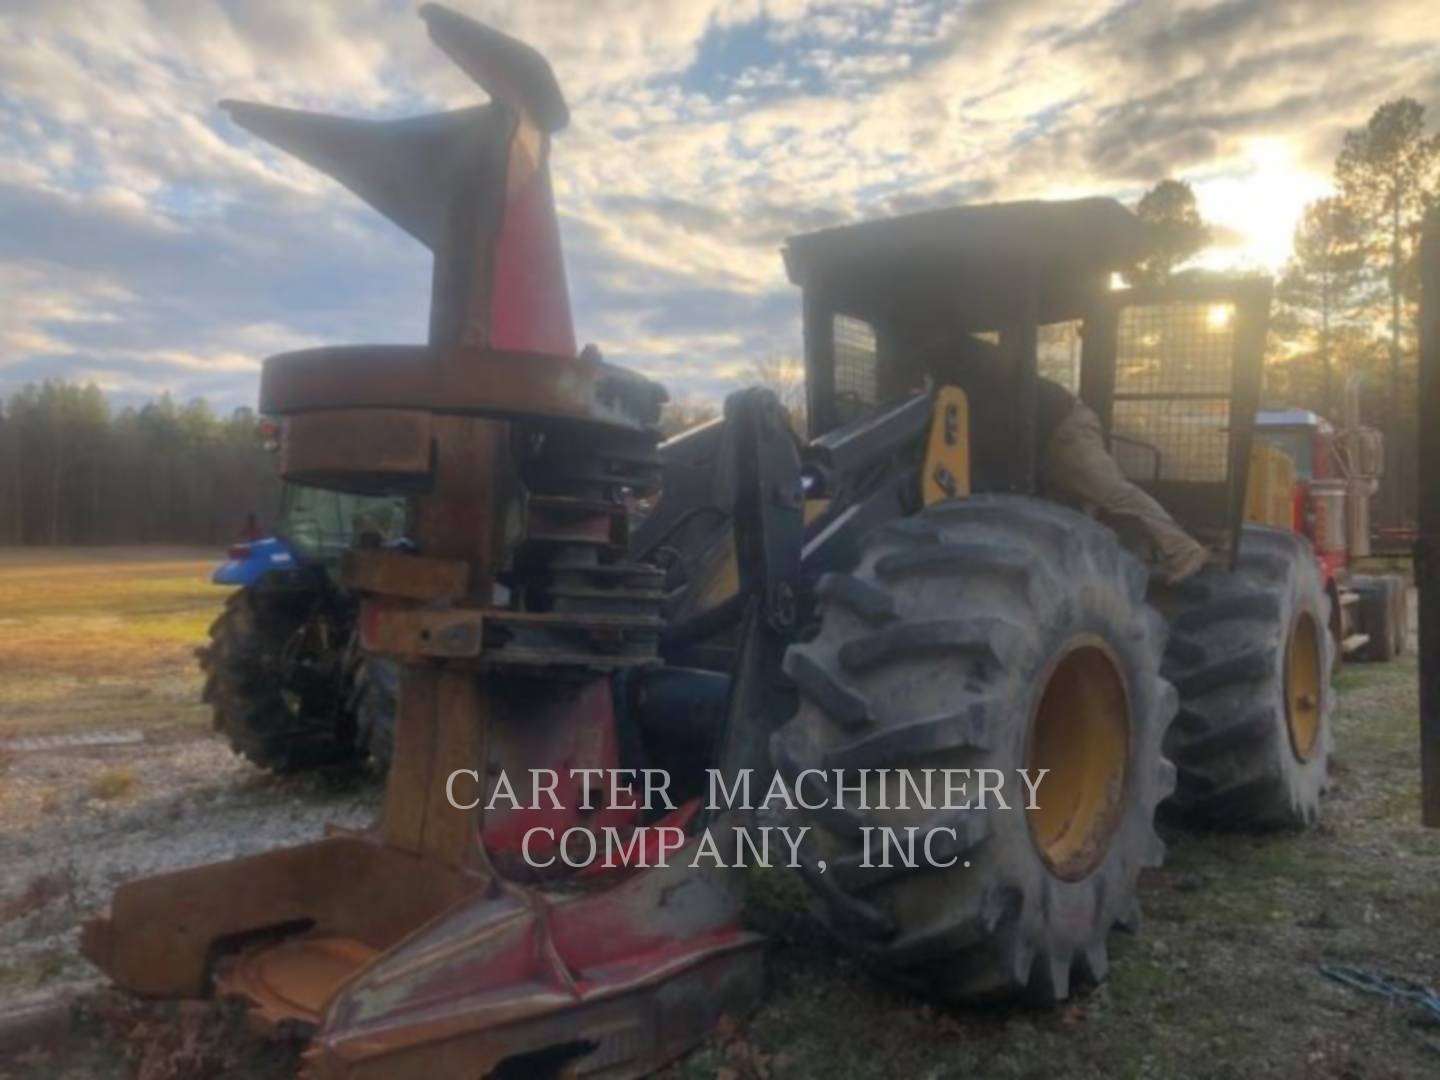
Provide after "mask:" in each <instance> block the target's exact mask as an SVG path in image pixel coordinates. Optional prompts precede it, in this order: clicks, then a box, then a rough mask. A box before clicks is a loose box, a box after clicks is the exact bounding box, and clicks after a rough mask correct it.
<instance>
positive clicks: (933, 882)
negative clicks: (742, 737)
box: [771, 495, 1175, 1003]
mask: <svg viewBox="0 0 1440 1080" xmlns="http://www.w3.org/2000/svg"><path fill="white" fill-rule="evenodd" d="M1145 585H1146V576H1145V572H1144V570H1143V568H1142V567H1141V566H1140V564H1139V563H1138V562H1136V561H1135V560H1134V559H1133V558H1132V557H1131V556H1130V555H1128V554H1127V553H1125V552H1124V551H1123V550H1122V549H1121V548H1120V545H1119V544H1118V543H1117V541H1116V538H1115V536H1114V534H1113V533H1111V532H1110V531H1109V530H1108V529H1106V528H1104V527H1103V526H1101V525H1100V524H1098V523H1097V522H1095V521H1094V520H1092V519H1090V518H1088V517H1085V516H1084V515H1082V514H1079V513H1077V512H1075V511H1073V510H1069V509H1067V508H1065V507H1062V506H1058V505H1054V504H1050V503H1045V502H1041V501H1039V500H1036V499H1029V498H1022V497H1013V496H993V495H977V496H971V497H967V498H962V499H954V500H950V501H947V502H944V503H939V504H936V505H933V506H930V507H928V508H926V509H925V510H924V511H922V512H921V513H920V514H919V515H917V516H916V517H914V518H909V519H906V520H903V521H899V522H895V523H892V524H890V525H887V526H884V527H882V528H881V529H879V530H877V531H876V532H875V533H874V534H872V535H871V536H870V537H868V538H867V539H866V540H865V541H864V543H863V546H862V554H861V557H860V561H859V565H858V566H857V567H856V568H855V570H854V572H853V573H850V574H829V575H826V577H825V578H823V579H822V580H821V582H820V584H819V586H818V590H817V595H818V597H819V600H820V612H819V629H818V632H817V634H816V636H815V637H814V638H812V639H811V640H809V641H806V642H803V643H801V644H797V645H794V646H792V647H791V648H790V649H789V651H788V652H787V654H786V657H785V671H786V673H787V675H788V676H789V677H790V679H791V680H792V681H793V682H794V683H795V685H796V687H797V688H798V690H799V693H800V705H799V709H798V711H797V713H796V715H795V716H794V718H793V719H791V720H790V721H789V722H788V723H787V724H786V725H785V726H784V727H782V728H781V729H780V730H779V731H777V732H776V733H775V735H774V736H773V738H772V740H771V752H772V756H773V759H774V762H775V765H776V767H777V769H778V771H779V772H780V775H781V776H782V777H783V778H784V779H785V780H786V782H787V783H788V784H789V786H790V788H791V789H792V791H794V792H795V794H796V796H797V797H798V798H803V799H804V801H806V802H808V803H810V804H811V805H819V804H826V807H827V808H826V809H823V810H817V811H803V810H797V811H795V813H796V814H797V815H799V817H800V821H799V822H798V823H799V824H804V825H808V826H811V831H810V833H809V834H807V841H810V840H813V846H812V847H809V848H808V849H806V850H804V851H803V852H802V859H801V861H802V865H801V873H802V876H803V877H804V879H805V880H806V882H807V883H808V884H809V885H810V886H811V888H812V890H813V892H814V894H815V897H816V909H817V912H818V914H819V916H820V917H821V919H822V920H823V921H824V922H825V923H826V924H827V925H828V926H829V927H830V929H831V930H832V931H833V932H834V933H835V935H836V936H837V937H838V938H839V939H840V940H841V941H842V942H843V943H845V944H846V945H847V946H849V947H850V948H851V949H852V950H853V951H855V952H856V953H857V954H859V956H860V957H861V958H863V959H864V960H865V961H867V962H868V963H869V964H870V966H872V967H873V968H875V969H876V970H877V971H879V972H881V973H884V974H888V975H889V976H891V977H893V978H895V979H897V980H899V981H901V982H904V983H906V984H908V985H911V986H913V987H915V988H916V989H919V990H921V991H922V992H925V993H927V994H934V995H938V996H940V997H942V998H943V999H946V1000H949V1001H953V1002H974V1001H995V1000H1004V999H1010V998H1016V997H1024V998H1028V999H1030V1000H1032V1001H1037V1002H1041V1003H1051V1002H1056V1001H1060V1000H1063V999H1064V998H1066V997H1067V996H1068V995H1069V993H1070V986H1071V981H1072V977H1074V978H1076V979H1077V980H1081V981H1087V982H1097V981H1099V980H1100V979H1102V978H1104V976H1105V973H1106V969H1107V963H1108V961H1107V950H1106V939H1107V936H1108V934H1109V932H1110V930H1111V929H1112V928H1113V927H1115V926H1116V925H1120V926H1126V927H1131V928H1133V927H1134V926H1135V925H1136V923H1137V920H1138V908H1137V905H1136V895H1135V894H1136V880H1137V878H1138V876H1139V874H1140V870H1141V868H1142V867H1143V866H1156V865H1158V864H1159V863H1160V862H1161V860H1162V859H1163V856H1164V844H1163V843H1162V842H1161V841H1160V839H1159V837H1158V836H1157V835H1156V834H1155V829H1154V817H1155V808H1156V805H1157V804H1158V803H1159V802H1160V801H1161V800H1163V799H1164V798H1165V797H1166V796H1167V795H1169V793H1170V791H1171V790H1172V788H1173V787H1174V781H1175V771H1174V769H1173V767H1172V766H1171V765H1170V763H1169V762H1167V761H1166V760H1165V759H1164V758H1163V756H1162V754H1161V745H1162V742H1163V739H1164V735H1165V729H1166V727H1167V726H1168V725H1169V723H1170V720H1171V718H1172V717H1173V716H1174V712H1175V695H1174V691H1173V690H1172V689H1171V687H1170V686H1169V685H1168V684H1167V683H1166V682H1165V681H1164V679H1162V678H1161V676H1160V664H1161V658H1162V654H1163V650H1164V646H1165V625H1164V621H1163V620H1162V619H1161V618H1160V616H1159V615H1158V614H1157V613H1155V612H1154V611H1151V610H1149V609H1148V608H1147V607H1146V606H1145V598H1144V597H1145ZM966 768H968V769H972V770H974V769H981V768H985V769H998V770H1003V772H1002V776H1003V784H1004V786H1003V788H1002V796H1008V797H1007V798H1006V802H1008V803H1009V807H1010V808H1009V809H999V808H998V804H997V803H993V802H992V803H991V804H990V807H989V808H988V809H986V810H984V811H980V810H978V809H971V810H965V809H954V808H947V803H948V804H949V805H950V807H954V805H955V804H957V803H962V804H963V802H965V801H966V799H965V797H964V796H960V795H959V793H958V792H957V797H956V798H954V799H953V800H951V799H947V798H946V797H945V795H944V788H943V786H941V785H940V784H939V783H938V778H939V777H941V776H943V775H944V774H943V773H938V772H937V773H936V777H937V785H936V789H935V793H934V795H933V796H932V798H931V799H930V800H929V807H928V808H926V807H917V805H916V802H915V801H910V800H907V801H910V806H909V808H908V809H906V808H902V807H900V806H899V805H898V803H899V800H898V799H897V798H896V797H895V796H894V792H895V790H896V788H897V786H898V785H899V784H900V783H902V782H904V780H905V775H903V774H908V777H909V778H910V780H912V781H915V782H920V783H923V782H924V781H923V778H924V776H925V775H926V773H925V770H944V769H966ZM1021 768H1028V769H1032V770H1035V769H1039V768H1048V769H1049V770H1050V774H1049V775H1048V776H1046V777H1044V778H1042V779H1041V780H1040V782H1039V786H1038V795H1037V799H1036V804H1037V806H1036V808H1035V809H1033V810H1032V809H1027V808H1026V801H1027V795H1026V788H1025V786H1024V784H1023V783H1022V782H1021V780H1020V779H1019V777H1018V776H1017V775H1016V773H1015V770H1017V769H1021ZM836 769H843V770H845V772H844V775H845V777H846V782H847V783H854V782H856V780H857V773H856V770H861V769H869V770H880V769H884V770H889V772H888V773H887V774H886V775H887V777H888V778H889V790H890V797H889V799H888V800H887V801H888V804H889V807H890V808H888V809H887V808H885V807H884V806H882V805H880V803H881V800H880V799H879V798H878V795H877V792H876V790H875V784H876V782H877V781H876V780H875V776H876V774H875V773H871V774H869V775H870V781H869V788H870V793H871V794H872V795H877V797H876V798H875V799H874V801H873V803H872V806H871V807H870V808H869V809H865V808H857V807H855V806H854V805H853V800H852V802H849V803H846V804H845V805H844V806H843V807H840V806H837V805H836V803H837V792H836V791H835V790H834V789H833V787H832V785H831V783H830V779H831V778H833V777H834V776H835V773H834V770H836ZM803 770H825V773H824V774H823V775H822V774H819V773H815V772H804V771H803ZM973 775H974V774H972V785H973V782H974V781H973ZM1031 775H1032V777H1033V776H1034V775H1035V774H1034V773H1033V772H1032V773H1031ZM817 778H818V779H817ZM967 793H968V796H969V799H971V800H973V799H974V798H975V797H976V794H977V790H976V788H975V787H974V786H969V787H968V788H967ZM909 827H914V828H915V829H916V830H917V831H916V832H915V833H912V834H910V835H912V836H915V837H916V838H917V840H921V841H924V842H925V843H926V844H930V845H931V850H930V855H931V857H930V859H928V860H927V859H925V858H922V857H919V851H920V848H919V847H918V846H917V848H916V851H917V858H916V860H915V862H916V863H918V865H916V866H913V867H910V866H906V865H904V863H900V862H898V861H896V860H893V859H892V861H896V866H895V867H894V868H888V869H887V868H883V867H880V866H879V865H878V863H879V861H880V860H879V857H878V852H879V850H880V847H879V843H878V837H879V834H878V833H871V834H869V835H870V836H871V838H872V839H871V852H872V858H871V859H870V860H869V861H870V862H871V863H872V864H875V865H874V866H873V867H867V866H866V865H864V860H863V852H864V847H863V836H864V835H865V834H862V831H861V830H862V829H867V828H870V829H876V828H890V829H893V830H896V834H897V835H898V836H900V837H901V838H904V837H905V835H906V833H905V830H906V829H907V828H909ZM947 830H953V832H951V831H947ZM952 858H953V860H954V865H951V866H948V867H947V866H941V865H938V864H940V863H944V862H945V861H947V860H950V859H952Z"/></svg>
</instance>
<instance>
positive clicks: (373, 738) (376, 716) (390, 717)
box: [355, 656, 400, 775]
mask: <svg viewBox="0 0 1440 1080" xmlns="http://www.w3.org/2000/svg"><path fill="white" fill-rule="evenodd" d="M399 700H400V668H399V666H398V665H397V664H396V663H395V661H393V660H388V659H385V658H383V657H377V656H370V657H367V658H366V659H365V660H364V662H363V663H361V665H360V670H359V672H358V673H357V674H356V676H355V728H356V732H355V737H356V739H357V741H358V742H359V744H360V746H362V747H363V748H364V749H365V752H366V753H368V754H369V756H370V762H371V764H372V765H374V767H375V769H376V771H377V772H379V773H380V774H381V775H384V774H385V773H386V772H388V771H389V770H390V760H391V758H393V757H394V756H395V715H396V711H397V708H398V705H399Z"/></svg>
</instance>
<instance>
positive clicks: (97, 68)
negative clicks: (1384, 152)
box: [0, 0, 1440, 408]
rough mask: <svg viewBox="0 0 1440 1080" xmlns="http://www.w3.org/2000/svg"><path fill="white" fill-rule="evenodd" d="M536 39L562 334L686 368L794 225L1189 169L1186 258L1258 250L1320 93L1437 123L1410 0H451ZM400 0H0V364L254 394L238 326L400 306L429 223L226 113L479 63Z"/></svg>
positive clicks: (752, 322)
mask: <svg viewBox="0 0 1440 1080" xmlns="http://www.w3.org/2000/svg"><path fill="white" fill-rule="evenodd" d="M452 6H454V7H456V8H458V9H459V10H462V11H464V12H465V13H467V14H470V15H473V16H475V17H477V18H480V19H482V20H484V21H487V22H489V23H491V24H492V25H494V26H497V27H499V28H501V29H504V30H506V31H507V32H509V33H511V34H513V35H515V36H517V37H520V38H522V39H524V40H527V41H529V42H530V43H531V44H533V45H535V46H537V47H538V48H539V49H540V50H541V51H542V52H544V53H545V54H546V55H547V56H549V58H550V60H551V62H552V64H553V65H554V67H555V70H556V72H557V75H558V76H559V79H560V82H561V85H562V86H563V87H564V89H565V92H566V95H567V97H568V99H569V101H570V104H571V108H572V112H573V117H572V122H571V126H570V127H569V128H568V129H566V130H565V131H563V132H562V133H561V134H560V135H559V136H558V137H557V140H556V145H555V152H554V162H553V168H554V173H555V180H556V189H557V199H558V201H559V204H560V212H561V219H562V228H563V232H564V240H565V245H566V256H567V260H568V265H569V273H570V281H571V291H572V296H573V301H574V306H575V317H576V329H577V334H578V337H579V339H580V340H581V341H594V342H596V343H598V344H599V345H600V346H601V348H602V349H603V350H604V352H605V354H606V356H607V357H608V358H609V359H611V360H615V361H618V362H620V363H624V364H627V365H630V366H633V367H636V368H638V369H640V370H643V371H645V372H646V373H647V374H650V375H652V376H654V377H657V378H660V379H662V380H663V381H665V382H667V383H668V384H669V385H670V386H671V388H672V392H673V394H674V396H676V397H679V398H687V397H702V396H712V395H719V394H723V393H725V392H727V391H728V390H730V389H732V388H734V386H735V385H736V380H737V378H738V377H739V376H740V374H741V372H742V371H743V370H744V368H745V366H746V365H747V363H749V362H750V361H752V360H754V359H756V358H760V357H767V356H769V357H783V356H787V355H794V354H795V353H796V351H797V349H798V345H799V327H798V297H797V295H796V294H795V292H794V291H793V289H792V288H791V287H790V286H789V285H788V284H787V283H786V281H785V278H784V273H783V270H782V267H781V263H780V258H779V255H778V249H779V246H780V244H781V243H782V242H783V240H784V238H785V237H786V236H787V235H789V234H792V233H795V232H802V231H806V230H809V229H813V228H817V227H821V226H824V225H829V224H833V223H838V222H842V221H850V220H859V219H862V218H867V217H874V216H881V215H885V214H891V213H897V212H903V211H905V210H910V209H920V208H925V207H930V206H936V205H945V204H954V203H959V202H967V201H988V200H994V199H1002V198H1019V197H1065V196H1073V195H1080V194H1097V193H1103V194H1112V195H1115V196H1117V197H1120V198H1122V199H1125V200H1127V201H1133V200H1134V199H1135V198H1136V197H1138V195H1139V194H1140V193H1141V192H1142V191H1143V190H1144V189H1145V188H1146V187H1148V186H1150V185H1151V184H1153V183H1154V182H1155V181H1156V180H1158V179H1160V178H1162V177H1164V176H1167V175H1168V176H1176V177H1182V178H1185V179H1188V180H1190V181H1191V182H1192V183H1193V184H1194V185H1195V188H1196V191H1197V193H1198V194H1199V197H1200V201H1201V208H1202V211H1203V212H1204V213H1205V214H1206V215H1207V216H1208V217H1209V218H1210V219H1211V220H1213V221H1214V222H1216V223H1218V224H1219V225H1220V226H1221V228H1220V230H1219V231H1218V234H1219V236H1220V237H1221V240H1222V246H1221V247H1219V248H1218V249H1217V250H1215V251H1214V252H1212V253H1210V254H1209V255H1208V256H1207V257H1206V258H1207V261H1208V262H1210V263H1211V264H1212V265H1237V264H1239V265H1249V266H1255V265H1259V266H1266V267H1273V266H1275V265H1276V264H1277V263H1278V262H1279V261H1281V260H1282V259H1283V258H1284V255H1285V253H1286V250H1287V247H1288V242H1289V234H1290V230H1291V228H1292V226H1293V223H1294V220H1295V217H1296V215H1297V213H1298V211H1299V207H1300V206H1301V204H1302V203H1303V202H1304V201H1305V200H1307V199H1310V198H1313V197H1315V196H1316V195H1318V194H1322V193H1323V192H1324V190H1325V188H1326V179H1327V176H1328V174H1329V170H1330V163H1331V161H1332V159H1333V157H1334V153H1335V151H1336V149H1337V147H1338V145H1339V140H1340V137H1341V135H1342V134H1343V132H1344V130H1345V128H1347V127H1352V126H1356V125H1358V124H1360V123H1363V121H1364V120H1365V118H1366V116H1367V115H1368V114H1369V112H1370V111H1371V110H1372V109H1373V108H1374V106H1375V105H1376V104H1378V103H1379V102H1380V101H1382V100H1384V99H1386V98H1388V97H1394V96H1397V95H1401V94H1409V95H1412V96H1414V97H1416V98H1418V99H1419V100H1420V101H1421V102H1422V103H1424V104H1425V105H1426V106H1427V107H1428V108H1429V109H1430V110H1431V113H1432V117H1433V119H1434V120H1435V121H1437V122H1440V4H1437V3H1435V0H1370V2H1366V3H1352V2H1341V0H1309V2H1305V0H1223V2H1220V3H1206V2H1189V0H1123V2H1118V3H1117V2H1106V0H1039V2H1035V0H874V2H865V3H852V4H832V3H825V2H818V0H734V2H727V0H653V2H646V0H520V2H506V0H453V3H452ZM414 7H415V5H414V4H413V3H408V2H398V0H332V2H329V3H325V2H320V0H148V2H145V0H0V395H4V394H6V393H9V392H11V391H13V390H14V389H16V388H17V387H18V386H20V385H22V384H23V383H25V382H27V381H33V380H38V379H41V378H45V377H55V376H64V377H68V378H72V379H93V380H94V381H95V382H97V383H98V384H99V385H100V386H101V387H102V388H104V389H105V390H107V391H109V392H110V393H111V394H112V395H113V396H114V397H115V399H116V400H118V401H124V402H133V401H137V400H142V399H144V398H146V397H149V396H151V395H153V394H156V393H158V392H160V391H161V390H167V389H168V390H169V391H171V392H172V393H174V394H176V395H178V396H180V397H182V398H189V397H193V396H205V397H208V398H209V399H211V400H212V401H213V402H214V403H215V404H216V405H218V406H221V407H227V408H228V407H230V406H233V405H237V404H244V403H250V402H253V399H254V394H255V389H256V374H257V370H258V365H259V362H260V360H261V359H263V357H265V356H266V355H268V354H269V353H272V352H276V351H281V350H284V349H287V348H295V347H302V346H305V345H311V344H320V343H340V342H360V341H419V340H421V339H422V338H423V335H424V326H425V316H426V305H427V294H428V285H429V281H428V260H429V256H428V253H427V252H425V251H424V250H423V249H421V248H420V247H419V246H418V245H417V244H416V243H415V242H414V241H412V240H411V239H410V238H408V237H407V236H405V235H404V234H402V233H400V232H399V230H398V229H396V228H395V227H393V226H392V225H390V224H389V223H388V222H386V221H384V220H383V219H381V218H380V217H379V216H378V215H376V214H375V213H373V212H372V211H370V210H369V209H368V208H366V207H364V206H363V205H361V204H360V203H359V202H358V201H357V200H355V199H354V198H353V197H351V196H350V195H348V194H347V193H346V192H345V191H343V190H342V189H341V188H339V187H338V186H337V185H335V184H333V183H332V182H330V181H328V180H327V179H325V178H323V177H322V176H320V175H319V174H316V173H314V172H311V171H310V170H308V169H307V168H306V167H305V166H303V165H301V164H299V163H298V162H294V161H292V160H290V159H287V158H284V157H281V156H280V155H279V154H277V153H274V152H271V151H270V150H269V149H268V148H267V147H265V146H263V145H261V144H260V143H259V142H258V140H255V139H253V138H251V137H250V136H248V135H247V134H246V133H245V132H243V131H241V130H239V129H238V128H236V127H234V126H233V125H232V124H231V123H230V122H229V121H228V120H227V119H226V117H225V116H224V114H223V113H221V112H220V111H219V110H218V109H217V108H216V107H215V102H216V101H217V100H218V99H219V98H222V97H236V98H248V99H252V100H259V101H267V102H271V103H275V104H283V105H291V106H297V107H303V108H310V109H319V110H324V111H332V112H340V113H347V114H351V115H356V116H370V117H394V116H404V115H407V114H412V113H418V112H426V111H431V110H435V109H441V108H453V107H459V106H463V105H467V104H472V103H474V102H475V101H477V100H480V98H479V97H478V96H477V95H479V91H478V90H477V89H476V88H475V86H474V85H473V84H472V83H470V82H468V81H467V80H466V79H465V78H464V76H463V75H461V74H460V73H459V72H458V71H457V70H456V69H455V68H454V67H453V66H452V65H451V64H450V63H449V61H448V60H446V58H445V57H444V56H443V54H441V53H440V52H439V51H438V50H436V49H435V48H434V47H433V46H432V45H431V44H430V42H429V40H428V38H427V36H426V34H425V30H424V25H423V23H421V21H420V20H419V19H418V18H416V17H415V14H414Z"/></svg>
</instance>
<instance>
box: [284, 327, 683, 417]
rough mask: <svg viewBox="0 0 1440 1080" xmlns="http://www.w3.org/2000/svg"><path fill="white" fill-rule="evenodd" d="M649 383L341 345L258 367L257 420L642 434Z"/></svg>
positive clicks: (495, 354)
mask: <svg viewBox="0 0 1440 1080" xmlns="http://www.w3.org/2000/svg"><path fill="white" fill-rule="evenodd" d="M664 401H665V390H664V388H663V387H662V386H661V385H660V384H659V383H656V382H652V381H651V380H649V379H647V378H645V377H644V376H643V375H637V374H635V373H634V372H631V371H626V370H625V369H624V368H618V367H614V366H612V365H610V364H607V363H605V362H604V361H603V360H594V359H591V358H589V357H583V356H582V357H579V358H576V357H571V356H552V355H549V354H546V353H514V352H501V351H498V350H493V349H466V348H461V347H449V348H442V347H434V348H432V347H429V346H424V345H344V346H336V347H332V348H323V349H304V350H301V351H299V352H291V353H281V354H279V355H278V356H272V357H270V358H269V359H268V360H266V361H265V367H264V371H263V373H262V374H261V377H260V411H261V412H263V413H269V414H274V415H279V416H290V415H293V414H303V413H307V412H314V411H317V410H326V409H420V410H426V411H430V412H438V413H458V414H464V415H473V416H485V417H495V418H500V419H552V420H580V421H590V422H592V423H597V424H607V425H612V426H617V427H623V428H630V429H633V430H644V429H647V428H649V427H651V426H653V425H654V424H655V423H657V422H658V421H659V419H660V406H661V404H663V403H664Z"/></svg>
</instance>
